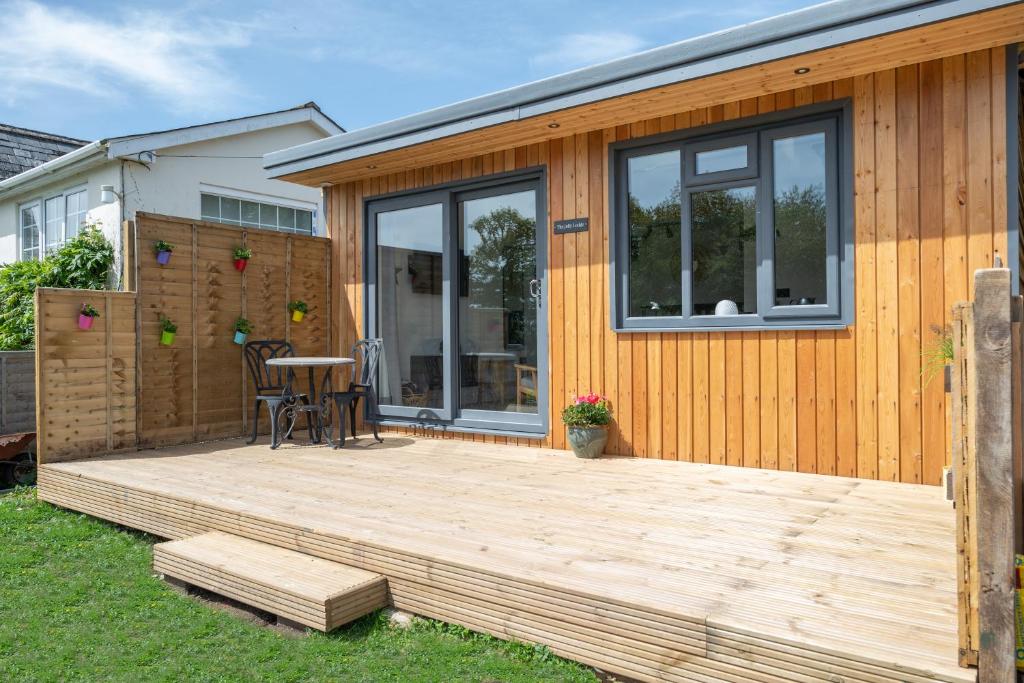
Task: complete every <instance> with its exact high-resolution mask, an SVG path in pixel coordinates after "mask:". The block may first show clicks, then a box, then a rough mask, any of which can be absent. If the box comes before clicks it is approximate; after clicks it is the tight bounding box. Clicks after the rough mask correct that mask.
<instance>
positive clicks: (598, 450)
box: [569, 426, 608, 458]
mask: <svg viewBox="0 0 1024 683" xmlns="http://www.w3.org/2000/svg"><path fill="white" fill-rule="evenodd" d="M607 443H608V428H607V427H603V426H602V427H569V445H570V446H572V452H573V453H575V454H576V457H577V458H598V457H600V456H601V454H602V453H604V447H605V445H607Z"/></svg>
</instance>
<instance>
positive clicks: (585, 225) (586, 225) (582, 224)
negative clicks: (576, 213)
mask: <svg viewBox="0 0 1024 683" xmlns="http://www.w3.org/2000/svg"><path fill="white" fill-rule="evenodd" d="M587 230H590V219H589V218H570V219H569V220H565V221H555V234H556V235H564V234H566V233H569V232H586V231H587Z"/></svg>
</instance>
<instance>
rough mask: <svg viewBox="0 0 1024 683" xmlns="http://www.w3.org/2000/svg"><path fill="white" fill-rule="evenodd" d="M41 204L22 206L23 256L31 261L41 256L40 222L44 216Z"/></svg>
mask: <svg viewBox="0 0 1024 683" xmlns="http://www.w3.org/2000/svg"><path fill="white" fill-rule="evenodd" d="M41 214H42V207H40V205H39V204H33V205H31V206H23V207H22V208H21V258H22V260H24V261H30V260H33V259H38V258H39V227H40V226H39V223H40V220H41V218H42V216H41Z"/></svg>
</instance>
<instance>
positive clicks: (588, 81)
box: [263, 0, 1021, 178]
mask: <svg viewBox="0 0 1024 683" xmlns="http://www.w3.org/2000/svg"><path fill="white" fill-rule="evenodd" d="M1020 2H1021V0H924V1H922V0H833V1H832V2H827V3H824V4H819V5H815V6H812V7H808V8H805V9H801V10H796V11H794V12H790V13H786V14H782V15H778V16H775V17H770V18H767V19H762V20H760V21H756V22H753V23H750V24H746V25H743V26H739V27H736V28H731V29H726V30H723V31H718V32H715V33H710V34H705V35H702V36H698V37H695V38H690V39H687V40H684V41H681V42H677V43H673V44H671V45H667V46H663V47H658V48H654V49H652V50H648V51H646V52H641V53H639V54H636V55H632V56H627V57H622V58H619V59H616V60H612V61H610V62H606V63H604V64H598V65H596V66H592V67H586V68H583V69H578V70H575V71H570V72H568V73H565V74H560V75H557V76H552V77H550V78H546V79H543V80H540V81H535V82H533V83H528V84H525V85H521V86H516V87H513V88H509V89H506V90H502V91H498V92H495V93H492V94H489V95H483V96H480V97H475V98H472V99H469V100H465V101H462V102H457V103H455V104H451V105H447V106H443V107H439V108H436V109H431V110H428V111H425V112H422V113H419V114H413V115H411V116H406V117H402V118H399V119H395V120H393V121H388V122H384V123H380V124H376V125H373V126H368V127H366V128H362V129H359V130H355V131H352V132H348V133H344V134H341V135H336V136H334V137H330V138H326V139H324V140H317V141H313V142H309V143H305V144H303V145H297V146H295V147H291V148H288V149H284V150H279V151H275V152H271V153H269V154H266V155H264V163H263V165H264V168H265V169H266V170H267V171H268V175H269V176H270V177H273V178H276V177H281V176H284V175H289V174H292V173H298V172H301V171H305V170H310V169H313V168H318V167H321V166H327V165H331V164H334V163H340V162H343V161H347V160H351V159H356V158H361V157H364V156H369V155H371V154H377V153H380V152H383V151H389V150H394V149H400V148H402V147H408V146H411V145H415V144H420V143H422V142H426V141H429V140H434V139H438V138H441V137H448V136H451V135H456V134H459V133H464V132H468V131H471V130H475V129H479V128H483V127H486V126H491V125H496V124H497V123H504V122H508V121H514V120H519V119H524V118H530V117H533V116H539V115H542V114H544V113H551V112H554V111H559V110H561V109H566V108H569V107H573V106H578V105H581V104H586V103H589V102H594V101H599V100H604V99H610V98H613V97H618V96H622V95H625V94H630V93H633V92H639V91H642V90H647V89H651V88H655V87H658V86H659V85H665V84H668V83H674V82H682V81H686V80H692V79H695V78H700V77H706V76H709V75H713V74H715V73H721V72H724V71H728V70H731V69H734V68H738V66H737V57H738V56H740V55H742V56H744V57H745V58H747V60H746V63H747V64H748V65H753V64H757V63H765V62H768V61H774V60H777V59H783V58H785V57H790V56H795V55H798V54H804V53H807V52H811V51H814V50H819V49H822V47H825V46H824V45H822V44H821V43H820V40H819V41H815V40H814V39H815V38H819V37H821V36H822V35H826V36H827V37H828V39H829V41H830V42H831V43H834V44H837V45H839V44H844V43H847V42H854V41H857V40H865V39H869V38H872V37H876V36H879V35H885V34H887V33H893V32H898V31H901V30H907V29H911V28H916V27H919V26H924V25H927V24H932V23H937V22H940V21H945V20H949V19H954V18H958V17H961V16H966V15H970V14H974V13H977V12H981V11H985V10H991V9H996V8H999V7H1004V6H1009V5H1015V4H1020ZM754 53H757V54H754ZM740 61H743V60H740Z"/></svg>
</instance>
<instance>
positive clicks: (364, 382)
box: [331, 339, 384, 446]
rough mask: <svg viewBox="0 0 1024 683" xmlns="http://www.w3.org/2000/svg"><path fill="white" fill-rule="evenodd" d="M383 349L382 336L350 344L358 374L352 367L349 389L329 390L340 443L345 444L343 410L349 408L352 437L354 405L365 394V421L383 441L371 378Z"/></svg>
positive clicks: (353, 430) (374, 373) (375, 391)
mask: <svg viewBox="0 0 1024 683" xmlns="http://www.w3.org/2000/svg"><path fill="white" fill-rule="evenodd" d="M383 351H384V340H383V339H360V340H359V341H357V342H356V343H355V345H354V346H353V347H352V357H353V358H355V359H356V363H357V365H358V369H359V374H358V378H359V379H358V380H356V379H355V378H356V377H357V375H356V370H355V368H353V370H352V377H353V381H352V382H351V383H349V385H348V391H335V392H333V393H332V394H331V396H332V398H334V404H335V405H336V406H337V408H338V421H339V426H340V429H339V438H340V440H341V445H342V446H344V445H345V412H346V409H347V411H348V419H349V420H350V421H351V424H352V427H351V428H352V438H355V436H356V405H357V404H358V403H359V399H360V398H363V397H365V398H366V401H365V403H364V404H363V406H364V408H363V409H364V415H365V416H366V419H367V422H369V423H370V425H371V428H372V429H373V438H374V439H376V440H377V441H380V442H383V441H384V439H382V438H380V434H378V433H377V415H378V412H377V390H376V389H374V388H373V380H374V378H375V377H376V376H377V364H378V362H379V361H380V356H381V353H383Z"/></svg>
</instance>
